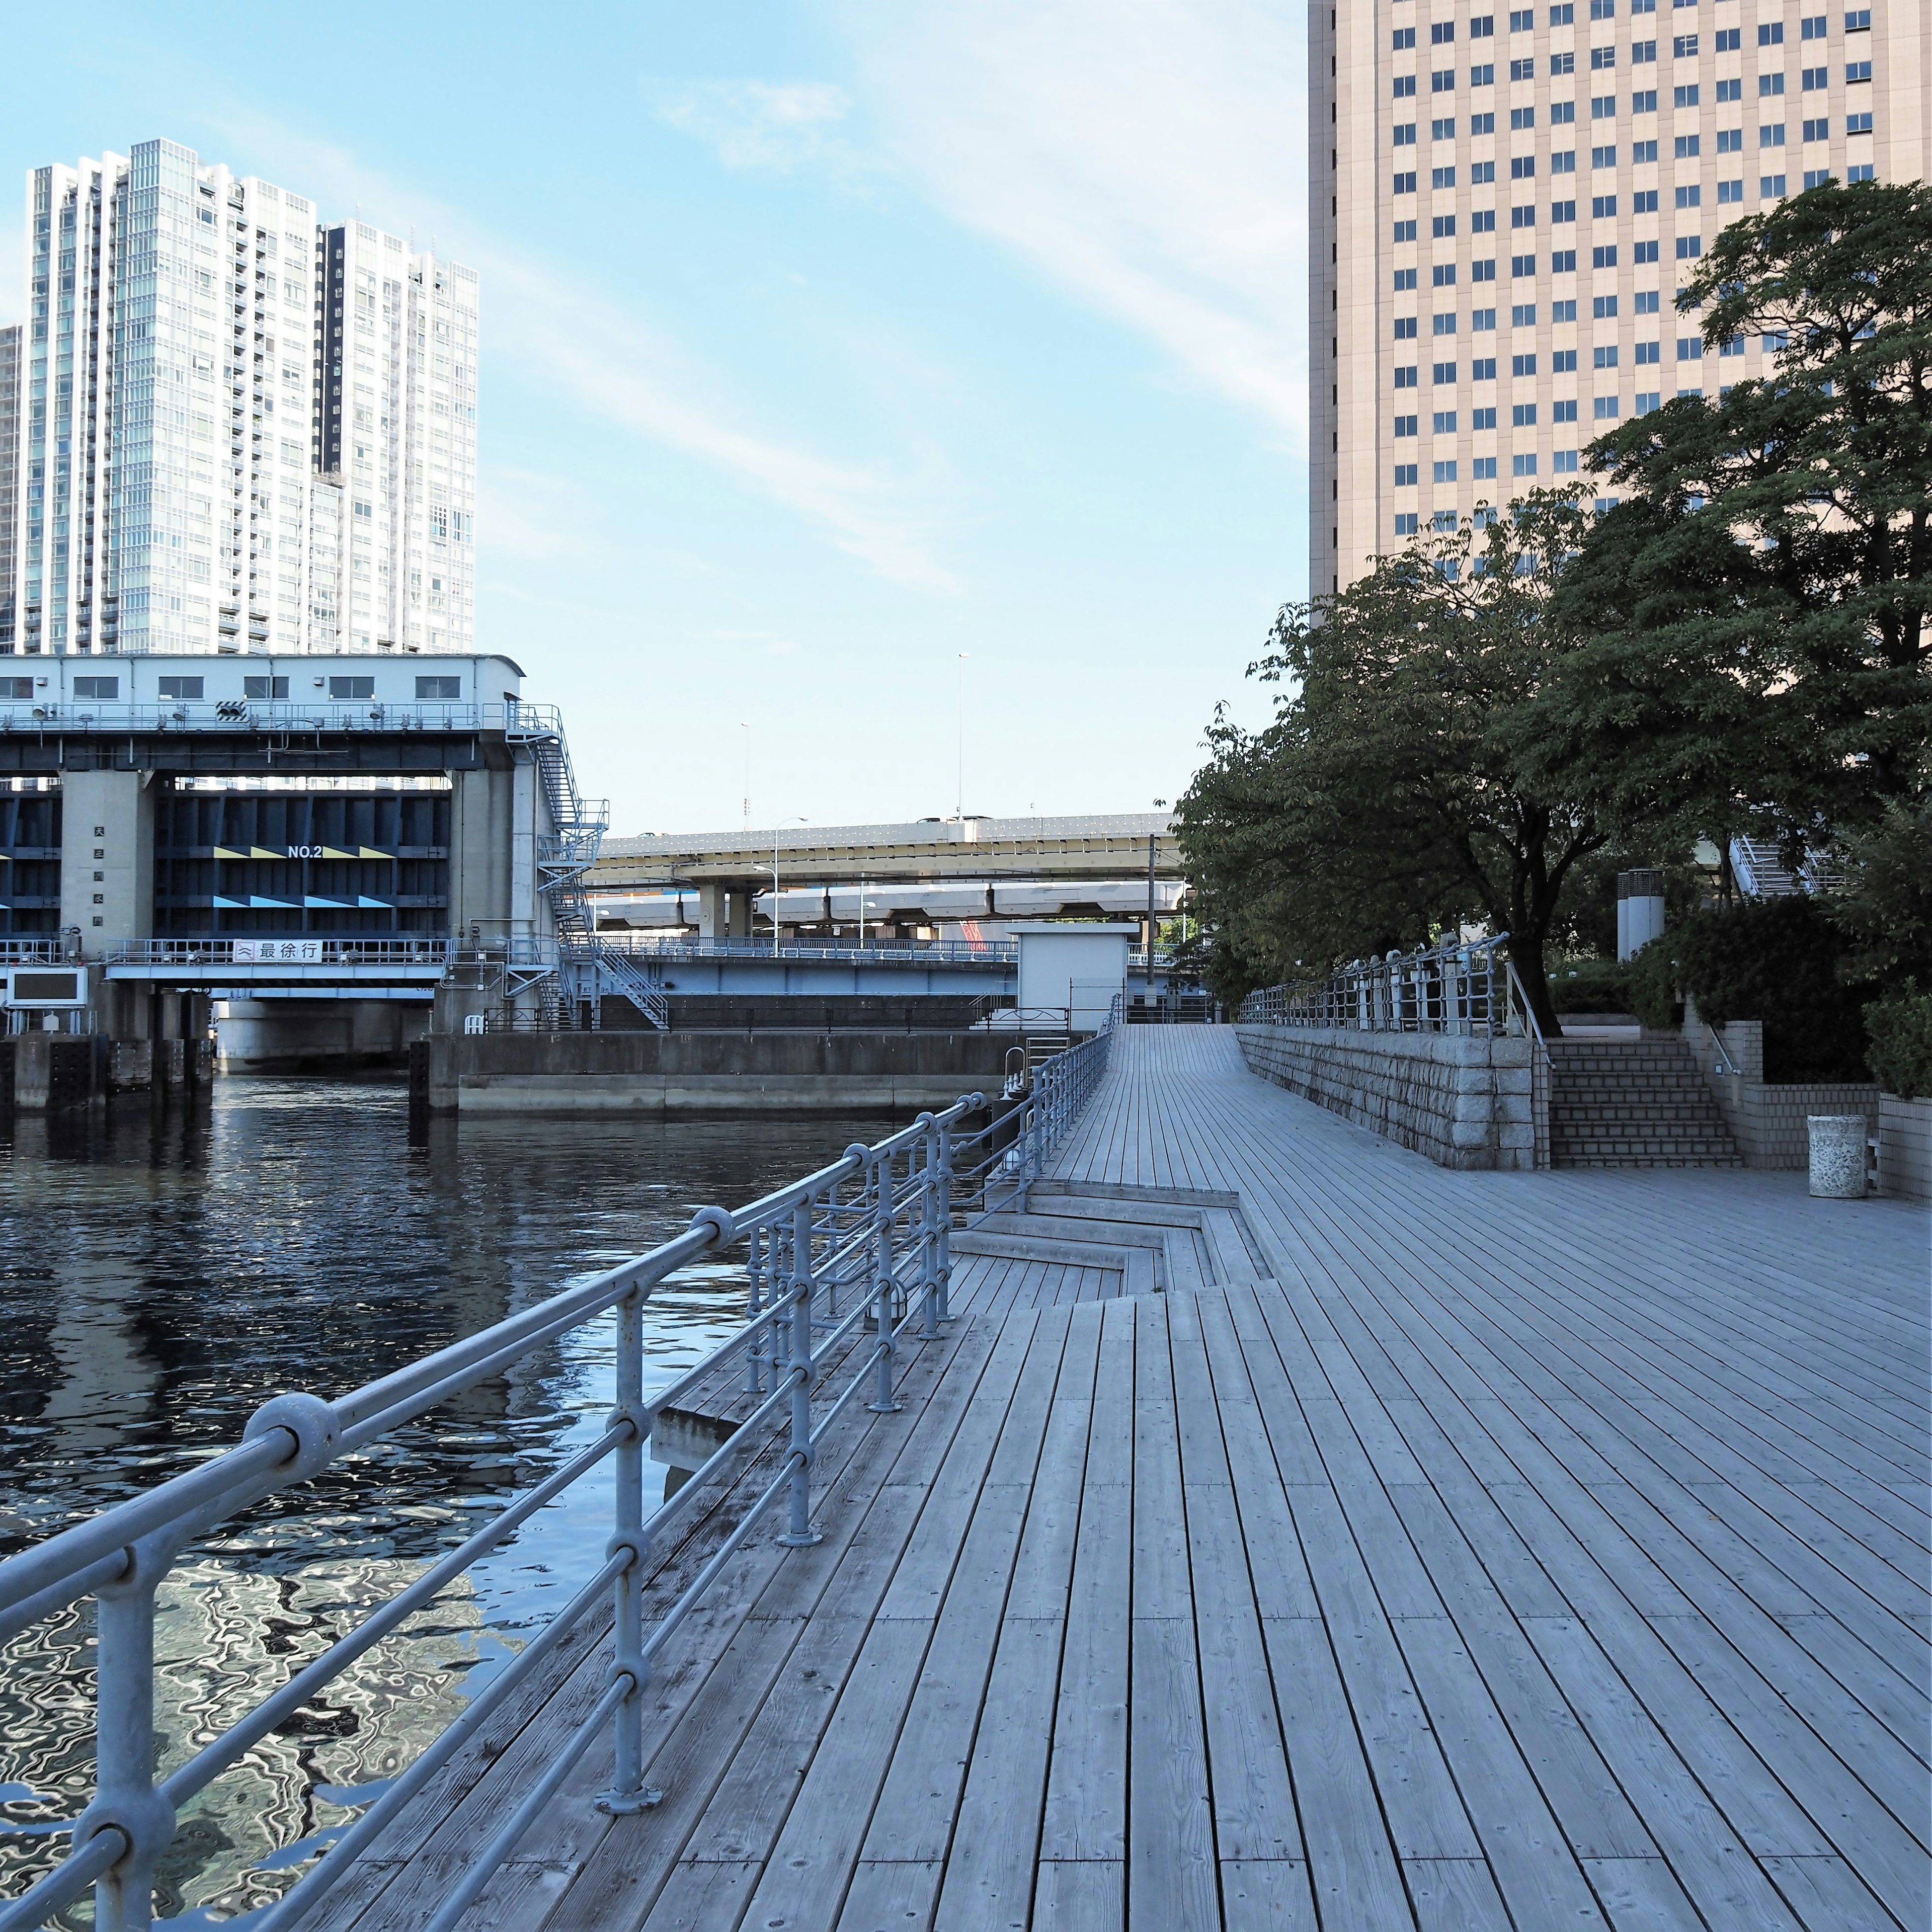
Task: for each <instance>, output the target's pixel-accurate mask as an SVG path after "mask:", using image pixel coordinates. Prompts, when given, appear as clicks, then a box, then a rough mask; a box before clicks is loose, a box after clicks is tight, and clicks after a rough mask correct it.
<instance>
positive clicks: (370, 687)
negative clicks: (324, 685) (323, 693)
mask: <svg viewBox="0 0 1932 1932" xmlns="http://www.w3.org/2000/svg"><path fill="white" fill-rule="evenodd" d="M375 694H376V680H375V679H374V678H373V677H332V678H331V679H329V696H330V697H331V698H332V699H334V700H338V702H341V701H346V702H348V703H355V702H356V701H357V700H359V699H363V698H370V697H374V696H375Z"/></svg>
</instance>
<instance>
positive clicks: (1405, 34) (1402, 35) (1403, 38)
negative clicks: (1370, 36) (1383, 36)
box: [1393, 27, 1415, 53]
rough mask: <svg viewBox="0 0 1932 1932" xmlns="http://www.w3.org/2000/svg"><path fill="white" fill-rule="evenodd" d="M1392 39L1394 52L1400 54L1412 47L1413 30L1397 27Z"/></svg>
mask: <svg viewBox="0 0 1932 1932" xmlns="http://www.w3.org/2000/svg"><path fill="white" fill-rule="evenodd" d="M1393 38H1394V46H1395V50H1396V52H1397V53H1401V52H1403V51H1405V50H1406V49H1408V48H1409V47H1412V46H1415V28H1413V27H1398V28H1397V29H1396V30H1395V33H1394V37H1393Z"/></svg>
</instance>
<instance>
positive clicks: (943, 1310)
mask: <svg viewBox="0 0 1932 1932" xmlns="http://www.w3.org/2000/svg"><path fill="white" fill-rule="evenodd" d="M937 1200H938V1219H939V1232H938V1237H937V1241H936V1246H935V1254H934V1260H935V1268H934V1274H935V1278H936V1280H937V1283H938V1292H937V1293H936V1294H935V1296H934V1298H933V1307H934V1309H935V1313H936V1316H937V1319H938V1320H940V1321H941V1322H950V1320H951V1319H953V1318H952V1316H951V1315H950V1313H948V1312H947V1293H948V1292H949V1291H950V1289H951V1287H952V1286H953V1129H952V1127H951V1126H950V1124H948V1125H947V1126H945V1127H941V1129H940V1130H939V1181H938V1195H937Z"/></svg>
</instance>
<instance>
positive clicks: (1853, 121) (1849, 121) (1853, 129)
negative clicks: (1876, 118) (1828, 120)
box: [1845, 114, 1872, 134]
mask: <svg viewBox="0 0 1932 1932" xmlns="http://www.w3.org/2000/svg"><path fill="white" fill-rule="evenodd" d="M1871 130H1872V118H1871V116H1870V115H1869V114H1847V115H1846V116H1845V132H1846V133H1847V134H1869V133H1870V132H1871Z"/></svg>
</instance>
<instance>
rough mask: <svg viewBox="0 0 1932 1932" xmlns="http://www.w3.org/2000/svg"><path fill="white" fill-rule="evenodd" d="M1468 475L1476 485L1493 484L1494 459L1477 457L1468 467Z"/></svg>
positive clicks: (1494, 473) (1494, 477) (1494, 472)
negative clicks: (1473, 479)
mask: <svg viewBox="0 0 1932 1932" xmlns="http://www.w3.org/2000/svg"><path fill="white" fill-rule="evenodd" d="M1469 474H1470V475H1472V476H1473V477H1474V478H1475V480H1476V481H1478V483H1493V482H1494V481H1496V458H1494V457H1493V456H1479V457H1478V458H1476V460H1475V462H1473V463H1471V464H1470V465H1469Z"/></svg>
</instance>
